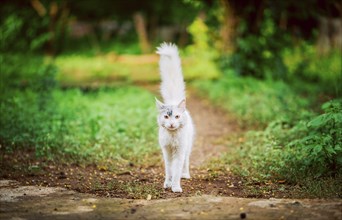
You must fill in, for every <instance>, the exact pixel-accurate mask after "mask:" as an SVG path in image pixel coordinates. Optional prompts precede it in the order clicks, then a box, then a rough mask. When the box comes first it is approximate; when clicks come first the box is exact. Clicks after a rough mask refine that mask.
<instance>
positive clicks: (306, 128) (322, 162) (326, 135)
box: [225, 100, 342, 196]
mask: <svg viewBox="0 0 342 220" xmlns="http://www.w3.org/2000/svg"><path fill="white" fill-rule="evenodd" d="M322 108H323V110H324V113H323V114H321V115H318V116H312V115H311V116H309V115H307V117H303V118H302V120H300V121H297V122H295V123H293V122H289V121H284V120H276V121H274V122H272V123H270V124H269V126H268V127H267V128H266V129H265V130H264V131H259V132H249V133H248V134H247V135H246V136H245V137H244V138H241V140H240V141H241V142H240V143H239V145H241V147H240V148H236V151H235V152H234V153H232V152H230V153H229V154H227V155H226V156H225V160H226V163H227V164H230V165H232V166H233V170H234V171H235V172H237V173H239V174H242V175H244V176H249V177H252V178H253V179H255V180H257V181H260V180H286V181H287V182H288V183H295V184H298V183H299V184H301V185H302V186H303V187H306V188H308V189H310V188H311V190H312V188H314V187H316V186H313V185H315V184H312V182H313V181H315V182H316V183H317V184H318V185H319V181H325V180H327V179H329V178H331V177H335V178H336V180H332V181H330V182H331V183H332V184H333V185H334V182H336V181H340V180H341V178H342V146H341V143H342V102H341V100H335V101H330V102H327V103H325V104H324V105H323V106H322ZM317 184H316V185H317ZM336 189H337V188H335V189H331V190H332V191H333V193H336ZM314 191H315V190H314ZM314 193H315V194H319V192H318V191H317V189H316V191H315V192H314ZM339 193H340V192H339ZM335 196H336V194H335Z"/></svg>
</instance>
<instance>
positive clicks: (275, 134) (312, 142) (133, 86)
mask: <svg viewBox="0 0 342 220" xmlns="http://www.w3.org/2000/svg"><path fill="white" fill-rule="evenodd" d="M0 18H1V25H0V32H1V36H0V37H1V47H0V62H1V82H0V89H1V92H0V103H1V105H0V110H1V121H0V142H1V150H2V151H6V152H11V151H14V150H15V149H28V148H30V149H34V151H35V153H36V155H37V156H39V157H45V158H48V159H50V160H57V161H58V160H60V159H61V158H63V159H64V160H67V161H82V162H86V163H88V162H94V161H106V160H112V161H113V160H114V161H117V162H118V163H120V162H122V163H125V162H127V161H134V162H135V163H137V164H140V163H146V161H150V160H147V159H146V158H151V155H154V154H158V152H159V149H158V147H157V134H156V133H157V128H156V122H155V115H156V110H155V108H154V96H155V94H151V93H150V92H149V91H147V90H145V89H143V88H141V87H139V86H137V85H141V84H156V83H158V82H159V80H160V77H159V72H158V65H157V62H158V56H156V55H155V54H154V50H155V47H156V46H158V45H159V44H160V43H161V42H164V41H167V42H174V43H176V44H177V45H178V46H179V48H180V54H181V57H182V64H183V72H184V75H185V79H186V81H187V82H188V85H189V86H190V87H192V88H193V89H194V90H195V91H197V93H198V94H199V95H201V96H202V97H203V98H207V99H210V100H211V101H212V103H213V104H214V105H216V106H218V107H221V108H223V109H225V110H226V111H227V113H229V114H231V115H234V117H236V119H237V121H238V122H239V124H240V126H242V127H244V128H245V129H246V130H249V132H247V134H246V136H245V137H244V138H243V139H244V141H243V142H242V143H241V142H237V143H234V144H235V145H236V146H239V147H236V149H235V151H234V152H233V153H232V152H231V153H230V154H229V155H228V154H227V155H223V156H222V158H221V159H220V160H218V162H216V163H219V165H220V166H231V167H232V169H233V170H234V172H235V173H236V174H238V175H241V176H244V177H246V178H253V179H258V180H260V179H286V180H287V181H288V182H291V183H298V182H301V184H303V185H304V186H305V187H307V188H308V189H310V190H312V191H313V192H314V193H316V194H319V193H320V192H322V188H324V186H326V185H327V184H331V185H330V186H333V187H335V188H333V189H335V191H334V190H333V192H332V193H333V194H334V193H335V194H336V183H338V182H337V181H340V180H341V176H342V175H341V169H342V168H341V166H342V146H341V143H342V105H341V94H342V70H341V52H342V3H341V1H337V0H336V1H334V0H329V1H323V0H303V1H295V0H288V1H266V0H245V1H238V0H173V1H169V0H148V1H139V0H117V1H112V0H101V1H90V0H83V1H71V0H70V1H68V0H50V1H48V0H27V1H21V0H3V1H2V3H1V10H0ZM265 152H266V153H265ZM241 158H244V160H241ZM1 160H3V157H1ZM250 161H252V163H250ZM151 163H153V161H152V162H151ZM313 180H314V181H316V182H314V183H315V184H314V185H315V186H314V187H311V185H312V183H313V182H312V181H313ZM319 180H320V181H321V182H320V181H319ZM310 184H311V185H310ZM334 184H335V185H334ZM339 189H340V188H339ZM337 191H338V190H337ZM324 192H325V191H324ZM340 192H341V190H339V193H340ZM327 193H328V192H327ZM335 194H334V195H335ZM339 195H341V194H339ZM335 196H336V195H335Z"/></svg>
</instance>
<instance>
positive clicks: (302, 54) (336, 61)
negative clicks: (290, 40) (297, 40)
mask: <svg viewBox="0 0 342 220" xmlns="http://www.w3.org/2000/svg"><path fill="white" fill-rule="evenodd" d="M283 57H284V62H285V65H286V67H287V69H288V76H287V78H288V80H289V81H290V82H292V83H293V82H294V83H296V81H298V79H301V80H305V81H308V82H311V83H316V84H318V85H320V90H321V91H323V92H326V93H327V92H328V93H330V94H334V95H335V96H341V86H340V85H341V84H342V74H341V72H342V62H341V51H338V50H335V51H332V52H330V53H329V54H325V55H319V54H318V52H317V50H316V47H315V46H314V45H310V44H308V43H305V42H302V43H301V44H300V45H299V46H297V47H295V48H286V49H285V50H284V53H283Z"/></svg>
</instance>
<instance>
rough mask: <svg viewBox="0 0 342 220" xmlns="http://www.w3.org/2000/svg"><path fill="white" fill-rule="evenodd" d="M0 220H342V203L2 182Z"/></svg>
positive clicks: (0, 186) (0, 188) (336, 201)
mask: <svg viewBox="0 0 342 220" xmlns="http://www.w3.org/2000/svg"><path fill="white" fill-rule="evenodd" d="M0 219H300V220H303V219H327V220H332V219H342V200H341V199H336V200H319V199H313V200H309V199H304V200H294V199H246V198H234V197H216V196H209V195H203V196H197V197H188V198H174V199H165V200H130V199H117V198H110V199H108V198H97V197H94V196H93V195H89V194H81V193H77V192H74V191H70V190H66V189H63V188H52V187H36V186H20V185H18V182H16V181H10V180H1V181H0Z"/></svg>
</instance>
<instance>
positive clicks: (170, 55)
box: [156, 43, 195, 192]
mask: <svg viewBox="0 0 342 220" xmlns="http://www.w3.org/2000/svg"><path fill="white" fill-rule="evenodd" d="M157 54H159V55H160V61H159V67H160V74H161V79H162V82H161V86H160V90H161V95H162V97H163V99H164V103H162V102H160V101H159V100H158V99H156V104H157V108H158V110H159V115H158V125H159V144H160V147H161V149H162V152H163V158H164V162H165V182H164V188H170V187H171V189H172V191H173V192H182V188H181V185H180V181H181V178H187V179H188V178H190V171H189V159H190V153H191V148H192V144H193V139H194V133H195V131H194V125H193V122H192V119H191V116H190V114H189V112H188V111H187V110H186V102H185V83H184V80H183V75H182V68H181V61H180V58H179V55H178V49H177V46H176V45H174V44H168V43H162V44H161V45H160V47H158V48H157Z"/></svg>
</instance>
